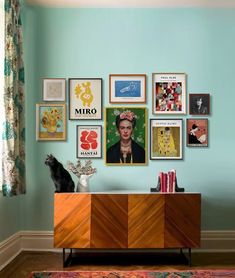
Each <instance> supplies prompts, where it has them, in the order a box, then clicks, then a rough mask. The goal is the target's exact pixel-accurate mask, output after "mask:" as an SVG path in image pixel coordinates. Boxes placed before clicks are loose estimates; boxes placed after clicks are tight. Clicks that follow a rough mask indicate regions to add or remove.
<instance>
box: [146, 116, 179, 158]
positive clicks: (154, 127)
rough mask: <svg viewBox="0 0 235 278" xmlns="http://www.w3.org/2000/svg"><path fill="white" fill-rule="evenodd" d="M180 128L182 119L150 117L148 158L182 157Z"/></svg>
mask: <svg viewBox="0 0 235 278" xmlns="http://www.w3.org/2000/svg"><path fill="white" fill-rule="evenodd" d="M182 129H183V120H182V119H150V159H151V160H180V159H183V138H182Z"/></svg>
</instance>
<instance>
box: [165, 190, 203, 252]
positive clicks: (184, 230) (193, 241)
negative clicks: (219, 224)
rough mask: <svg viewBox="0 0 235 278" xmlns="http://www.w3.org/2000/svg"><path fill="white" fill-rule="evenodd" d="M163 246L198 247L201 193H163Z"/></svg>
mask: <svg viewBox="0 0 235 278" xmlns="http://www.w3.org/2000/svg"><path fill="white" fill-rule="evenodd" d="M165 198H166V200H165V206H166V208H165V244H164V247H165V248H181V247H188V248H194V247H200V238H201V235H200V233H201V195H200V194H190V193H189V194H188V193H187V194H185V193H182V194H166V195H165Z"/></svg>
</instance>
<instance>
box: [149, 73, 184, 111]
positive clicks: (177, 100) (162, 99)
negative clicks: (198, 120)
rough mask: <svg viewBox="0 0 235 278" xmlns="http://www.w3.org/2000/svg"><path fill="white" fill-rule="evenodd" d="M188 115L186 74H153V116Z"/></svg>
mask: <svg viewBox="0 0 235 278" xmlns="http://www.w3.org/2000/svg"><path fill="white" fill-rule="evenodd" d="M185 113H186V74H185V73H153V114H185Z"/></svg>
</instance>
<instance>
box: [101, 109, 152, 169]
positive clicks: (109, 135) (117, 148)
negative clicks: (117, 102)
mask: <svg viewBox="0 0 235 278" xmlns="http://www.w3.org/2000/svg"><path fill="white" fill-rule="evenodd" d="M105 115H106V117H105V120H106V126H105V161H106V164H107V165H145V164H146V163H147V122H146V121H147V110H146V108H141V107H138V108H137V107H108V108H106V113H105Z"/></svg>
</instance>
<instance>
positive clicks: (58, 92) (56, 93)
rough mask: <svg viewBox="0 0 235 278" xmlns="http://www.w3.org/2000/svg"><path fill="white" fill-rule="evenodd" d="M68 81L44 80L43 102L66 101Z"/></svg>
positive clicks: (63, 79) (60, 79)
mask: <svg viewBox="0 0 235 278" xmlns="http://www.w3.org/2000/svg"><path fill="white" fill-rule="evenodd" d="M65 96H66V79H65V78H44V79H43V100H44V101H65V98H66V97H65Z"/></svg>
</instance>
